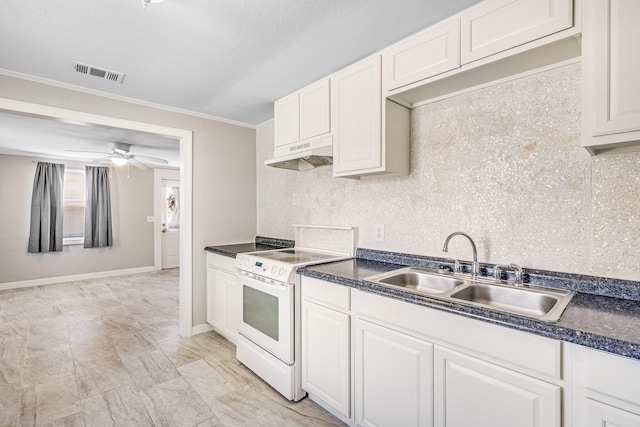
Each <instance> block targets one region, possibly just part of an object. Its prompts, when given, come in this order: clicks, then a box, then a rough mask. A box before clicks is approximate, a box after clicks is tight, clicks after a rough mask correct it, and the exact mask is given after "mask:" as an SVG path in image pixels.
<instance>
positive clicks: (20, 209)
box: [0, 155, 153, 283]
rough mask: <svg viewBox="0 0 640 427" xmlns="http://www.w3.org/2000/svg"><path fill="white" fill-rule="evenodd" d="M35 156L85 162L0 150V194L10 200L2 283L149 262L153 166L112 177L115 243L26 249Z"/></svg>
mask: <svg viewBox="0 0 640 427" xmlns="http://www.w3.org/2000/svg"><path fill="white" fill-rule="evenodd" d="M36 160H40V161H47V162H52V163H64V164H65V165H67V167H69V166H79V167H84V164H83V163H79V162H69V161H61V160H55V159H42V158H38V159H36V158H32V157H24V156H8V155H0V194H2V196H3V198H4V199H5V200H6V201H9V200H10V201H11V208H10V209H3V213H2V221H0V236H1V238H0V240H2V242H3V244H2V245H1V246H0V283H7V282H19V281H23V280H33V279H42V278H46V277H60V276H71V275H76V274H86V273H96V272H101V271H112V270H124V269H130V268H138V267H153V223H147V221H146V219H147V215H153V171H152V170H151V169H149V170H145V171H141V170H138V169H136V168H131V170H130V173H129V177H128V178H127V172H126V170H125V169H123V168H119V169H115V170H114V171H113V174H112V176H111V178H110V188H111V216H112V223H113V246H111V247H108V248H92V249H85V248H84V247H83V245H82V244H80V245H67V246H64V248H63V250H62V252H51V253H43V254H30V253H27V244H28V242H29V223H30V212H31V194H32V190H33V179H34V175H35V170H36V163H33V162H34V161H36Z"/></svg>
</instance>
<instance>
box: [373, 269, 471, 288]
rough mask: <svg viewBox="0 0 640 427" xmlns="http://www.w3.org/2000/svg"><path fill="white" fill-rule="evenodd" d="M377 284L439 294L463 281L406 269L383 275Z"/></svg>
mask: <svg viewBox="0 0 640 427" xmlns="http://www.w3.org/2000/svg"><path fill="white" fill-rule="evenodd" d="M378 281H379V283H383V284H387V285H393V286H399V287H402V288H404V289H406V290H410V291H418V292H426V293H434V294H439V293H442V292H446V291H450V290H451V289H454V288H455V287H456V286H459V285H462V284H463V283H464V281H463V280H460V279H456V278H454V277H449V276H445V275H440V274H435V273H426V272H424V271H422V270H418V269H414V268H407V269H405V270H404V271H402V270H400V271H398V270H395V271H394V272H393V274H392V275H390V276H389V275H387V277H385V275H383V276H382V277H380V278H379V280H378Z"/></svg>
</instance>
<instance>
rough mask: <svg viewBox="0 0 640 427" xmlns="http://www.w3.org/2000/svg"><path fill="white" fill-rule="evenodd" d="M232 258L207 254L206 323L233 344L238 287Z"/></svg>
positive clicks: (235, 332)
mask: <svg viewBox="0 0 640 427" xmlns="http://www.w3.org/2000/svg"><path fill="white" fill-rule="evenodd" d="M234 261H235V260H234V259H233V258H229V257H226V256H223V255H218V254H213V253H207V323H209V324H210V325H211V326H213V329H214V330H215V331H216V332H218V333H219V334H220V335H222V336H224V337H225V338H226V339H228V340H229V341H231V342H233V343H235V342H236V340H237V336H238V331H237V330H236V311H237V310H236V305H237V297H236V294H237V293H238V285H237V280H236V275H235V274H234V273H233V263H234Z"/></svg>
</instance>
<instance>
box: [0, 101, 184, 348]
mask: <svg viewBox="0 0 640 427" xmlns="http://www.w3.org/2000/svg"><path fill="white" fill-rule="evenodd" d="M0 110H1V111H5V112H8V113H12V114H27V115H35V116H41V117H46V118H51V119H56V120H67V121H73V122H75V123H78V122H80V123H88V124H94V125H98V126H109V127H114V128H122V129H129V130H133V131H139V132H146V133H150V134H158V135H166V136H170V137H175V138H178V139H179V141H180V171H179V172H178V173H179V175H180V183H181V185H180V187H181V191H180V206H181V207H182V215H181V216H180V229H181V231H182V232H181V235H180V238H179V240H180V253H181V255H182V256H181V259H180V264H181V265H180V267H181V268H180V297H179V298H180V321H179V322H180V334H181V335H182V336H191V334H192V327H193V326H192V325H193V305H192V299H193V292H192V286H193V266H192V264H191V259H192V256H191V254H192V252H193V241H192V228H193V224H192V207H193V202H192V200H193V169H192V168H193V157H192V156H193V134H192V132H191V131H189V130H186V129H178V128H170V127H166V126H160V125H154V124H149V123H142V122H135V121H131V120H125V119H119V118H115V117H109V116H101V115H96V114H91V113H84V112H80V111H73V110H67V109H64V108H57V107H51V106H47V105H41V104H32V103H28V102H23V101H16V100H12V99H8V98H2V97H0ZM156 194H157V193H156ZM157 224H158V225H159V223H157ZM154 246H155V245H154ZM154 259H155V256H154ZM154 265H156V266H157V265H158V264H156V263H154Z"/></svg>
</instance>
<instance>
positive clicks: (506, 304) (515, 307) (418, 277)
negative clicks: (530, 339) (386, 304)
mask: <svg viewBox="0 0 640 427" xmlns="http://www.w3.org/2000/svg"><path fill="white" fill-rule="evenodd" d="M364 280H365V281H368V282H373V283H377V284H379V285H382V286H387V287H390V288H395V289H403V290H405V291H408V292H413V293H417V294H421V295H428V296H430V297H433V298H436V299H442V300H446V301H450V302H458V303H461V304H467V305H472V306H476V307H483V308H488V309H491V310H497V311H502V312H507V313H511V314H516V315H520V316H526V317H531V318H535V319H538V320H542V321H547V322H557V321H558V319H560V316H561V315H562V312H563V311H564V309H565V308H566V307H567V305H568V304H569V302H570V301H571V298H573V295H574V294H575V292H573V291H568V290H563V289H553V288H542V287H534V286H529V285H526V286H519V287H516V286H513V285H504V284H499V283H495V282H494V281H490V280H487V279H482V278H478V279H472V278H471V277H470V276H467V275H455V274H452V273H439V272H436V271H433V270H428V269H422V268H416V267H406V268H401V269H398V270H393V271H389V272H386V273H382V274H377V275H375V276H371V277H367V278H365V279H364Z"/></svg>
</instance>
